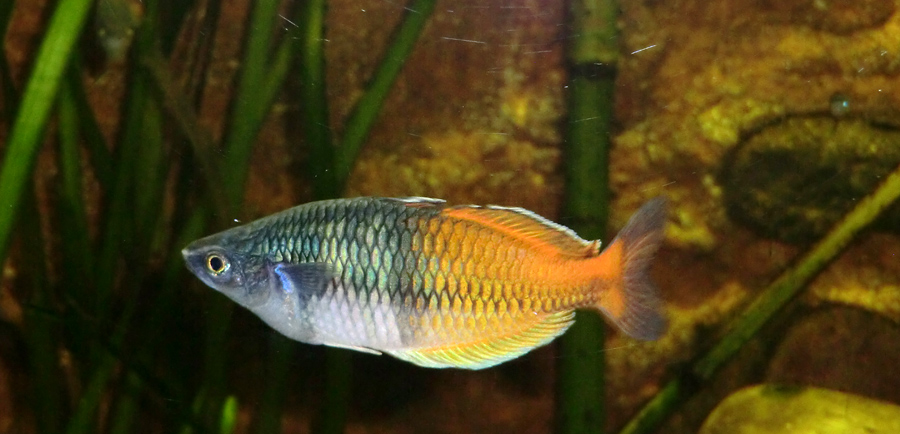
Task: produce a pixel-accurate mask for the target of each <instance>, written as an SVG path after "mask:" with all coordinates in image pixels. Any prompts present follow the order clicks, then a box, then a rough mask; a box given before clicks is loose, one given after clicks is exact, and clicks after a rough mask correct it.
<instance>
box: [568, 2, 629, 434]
mask: <svg viewBox="0 0 900 434" xmlns="http://www.w3.org/2000/svg"><path fill="white" fill-rule="evenodd" d="M616 15H617V8H616V4H615V2H613V1H610V0H606V1H604V0H572V2H571V3H570V12H569V19H570V20H571V26H572V33H573V35H574V37H573V38H572V39H571V41H572V42H571V44H570V46H569V47H568V50H567V60H568V62H569V65H570V78H569V89H568V107H569V113H568V121H567V124H566V125H567V131H566V136H565V146H566V147H565V155H566V159H565V170H566V172H565V173H566V190H565V192H566V202H565V205H564V211H563V215H564V216H565V218H566V219H569V220H571V222H569V221H567V223H569V224H570V226H571V227H572V229H573V230H575V231H576V232H578V233H579V234H580V235H581V236H582V237H585V238H586V239H599V238H601V237H602V236H603V235H605V233H604V232H605V228H606V224H607V218H608V214H609V169H608V167H609V148H610V141H611V137H610V132H609V129H610V124H611V123H612V117H613V113H612V111H613V108H612V107H613V96H614V86H615V74H614V70H613V69H612V67H613V66H614V64H615V61H616V57H617V54H618V40H617V37H618V35H617V32H616V25H615V24H616ZM598 65H601V66H598ZM603 327H604V325H603V321H602V320H601V319H600V318H599V317H598V316H597V315H596V314H592V313H586V312H584V313H579V314H578V321H576V322H575V324H574V325H573V326H572V327H571V328H570V329H569V331H568V332H567V333H566V334H565V335H564V336H563V337H562V339H561V343H560V347H561V354H560V358H559V368H558V370H557V386H556V387H557V392H556V398H557V400H556V430H557V432H559V433H567V434H568V433H601V432H603V431H604V425H605V420H606V416H605V412H604V390H605V387H604V384H605V381H604V369H605V368H604V367H605V360H604V331H603V330H604V329H603Z"/></svg>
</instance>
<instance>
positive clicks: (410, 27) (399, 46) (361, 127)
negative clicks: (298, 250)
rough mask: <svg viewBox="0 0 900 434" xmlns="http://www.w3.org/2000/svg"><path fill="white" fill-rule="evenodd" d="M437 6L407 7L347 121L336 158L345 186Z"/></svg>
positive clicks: (420, 1) (422, 2)
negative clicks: (401, 20) (357, 158)
mask: <svg viewBox="0 0 900 434" xmlns="http://www.w3.org/2000/svg"><path fill="white" fill-rule="evenodd" d="M434 4H435V0H413V1H412V2H411V3H410V4H409V6H407V7H406V15H405V17H404V19H403V22H402V23H401V24H400V28H399V29H398V30H397V33H396V34H395V36H394V38H393V40H392V41H391V44H390V46H388V48H387V51H385V54H384V58H383V59H382V61H381V64H379V65H378V69H377V70H375V74H374V75H373V76H372V81H371V84H369V87H368V89H366V92H365V93H364V94H363V96H362V98H360V100H359V102H358V103H357V104H356V107H355V108H354V109H353V112H352V113H351V114H350V117H349V118H348V119H347V125H346V126H345V129H344V137H343V138H342V139H341V143H340V147H339V149H338V153H337V159H336V160H337V161H336V164H337V165H336V170H337V175H336V178H337V180H338V181H339V182H340V183H341V185H343V183H344V182H346V180H347V176H349V174H350V171H351V170H352V169H353V163H354V161H355V160H356V156H357V155H358V154H359V151H360V149H361V148H362V145H363V143H364V142H365V140H366V136H368V134H369V130H370V129H371V128H372V124H374V123H375V120H377V119H378V113H379V112H380V111H381V106H382V105H383V104H384V100H385V98H386V97H387V94H388V91H389V90H390V89H391V87H392V86H393V84H394V80H396V78H397V75H399V74H400V70H401V69H402V68H403V65H404V64H405V63H406V59H407V58H408V57H409V55H410V53H412V50H413V47H415V45H416V41H417V40H418V39H419V34H420V33H422V29H423V28H424V27H425V23H427V22H428V18H429V17H431V12H432V11H433V10H434ZM310 37H312V35H311V36H310ZM308 40H310V39H308ZM326 126H327V124H326ZM341 190H343V188H341Z"/></svg>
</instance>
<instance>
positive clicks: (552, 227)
mask: <svg viewBox="0 0 900 434" xmlns="http://www.w3.org/2000/svg"><path fill="white" fill-rule="evenodd" d="M441 215H444V216H446V217H450V218H455V219H460V220H466V221H470V222H473V223H477V224H480V225H482V226H486V227H489V228H491V229H494V230H496V231H497V232H500V233H502V234H504V235H508V236H511V237H513V238H516V239H519V240H522V241H524V242H526V243H528V244H530V245H532V246H533V247H534V248H536V249H539V250H542V251H544V252H546V253H548V254H557V255H563V256H574V257H582V258H584V257H594V256H597V255H598V254H599V250H600V243H599V242H597V241H591V242H588V241H585V240H583V239H581V237H579V236H578V235H577V234H576V233H575V232H574V231H572V230H571V229H569V228H567V227H565V226H563V225H560V224H557V223H554V222H552V221H550V220H547V219H545V218H543V217H541V216H539V215H537V214H535V213H533V212H531V211H528V210H526V209H523V208H507V207H501V206H493V205H491V206H487V207H478V206H455V207H450V208H446V209H444V210H443V211H442V212H441Z"/></svg>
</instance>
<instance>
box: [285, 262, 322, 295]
mask: <svg viewBox="0 0 900 434" xmlns="http://www.w3.org/2000/svg"><path fill="white" fill-rule="evenodd" d="M269 270H270V273H271V275H272V276H273V277H275V279H272V282H273V284H276V285H279V288H280V289H281V290H282V291H284V292H285V293H287V294H293V293H298V294H319V293H321V292H323V291H324V290H325V286H326V285H327V284H328V281H329V280H331V278H332V272H331V268H330V267H329V266H328V264H325V263H321V262H307V263H300V264H290V263H284V262H280V263H277V264H272V265H270V267H269Z"/></svg>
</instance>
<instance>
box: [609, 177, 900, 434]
mask: <svg viewBox="0 0 900 434" xmlns="http://www.w3.org/2000/svg"><path fill="white" fill-rule="evenodd" d="M898 198H900V167H898V168H897V169H895V170H894V172H892V173H891V174H890V175H888V177H887V178H885V180H884V182H883V183H882V184H881V185H880V186H879V187H878V188H877V189H876V190H875V191H874V192H873V193H872V194H870V195H869V196H867V197H866V198H864V199H863V200H861V201H860V202H859V203H858V204H857V205H856V207H854V208H853V210H852V211H850V212H849V213H848V214H847V215H846V216H844V218H843V219H841V221H840V222H838V223H837V224H836V225H835V226H834V227H833V228H832V229H831V230H830V231H829V232H828V234H827V235H825V237H824V238H823V239H822V240H820V241H819V242H818V243H817V244H816V245H814V246H813V247H812V248H811V249H810V250H809V251H807V252H806V253H804V254H803V255H802V256H801V257H800V258H799V260H798V261H797V262H796V265H795V266H794V267H792V268H790V269H788V270H786V271H784V273H782V274H781V275H780V276H779V277H778V278H777V279H775V281H774V282H772V284H770V285H769V286H768V287H767V288H766V289H765V290H764V291H763V292H762V293H761V294H760V295H759V297H757V299H756V301H754V302H753V303H752V304H751V305H750V306H749V307H748V308H747V310H746V311H745V312H744V314H743V315H741V316H740V317H738V318H737V319H736V320H735V321H734V322H733V323H732V324H731V325H730V327H729V328H728V330H729V331H728V333H727V334H726V335H725V337H724V338H722V340H721V341H719V343H718V344H717V345H716V346H715V347H713V348H712V350H710V351H709V352H708V353H706V354H705V355H704V356H703V357H701V358H700V359H699V360H698V361H697V363H695V364H694V366H693V367H692V368H691V370H690V372H691V374H693V376H694V377H696V379H697V380H699V381H709V380H710V379H711V378H712V377H713V375H715V373H716V372H718V370H719V369H720V368H721V367H722V365H724V364H725V362H727V361H729V360H730V359H731V358H732V357H734V355H735V354H736V353H737V352H738V350H740V349H741V347H743V345H744V344H745V343H747V341H748V340H750V338H752V337H753V336H754V335H756V333H758V332H759V330H760V329H761V328H762V327H763V325H765V324H766V323H767V322H768V321H769V320H771V319H772V317H774V316H775V315H776V314H777V313H778V311H779V310H781V308H783V307H784V306H785V305H786V304H787V303H788V302H789V301H790V300H791V299H792V298H794V297H795V296H796V295H797V294H798V293H799V292H800V291H801V290H802V289H803V288H804V287H805V286H806V284H807V283H809V282H810V281H811V280H812V279H813V278H814V277H815V276H816V275H817V274H818V273H819V272H821V271H822V270H823V269H824V268H825V266H826V265H828V264H829V263H830V262H831V261H833V260H834V259H835V258H836V257H837V255H838V254H839V253H840V252H841V251H842V250H843V249H844V248H845V247H847V245H848V244H850V242H851V241H853V239H854V238H855V237H856V236H857V235H858V234H859V233H860V231H861V230H863V229H864V228H865V227H866V226H868V225H869V224H870V223H872V221H874V220H875V219H876V218H877V217H878V216H879V215H880V214H881V213H882V211H884V209H885V208H887V207H888V206H890V205H891V204H892V203H894V202H896V201H897V199H898ZM680 381H681V380H679V379H675V380H672V381H671V382H670V383H669V384H668V385H667V386H666V387H665V388H664V390H666V391H672V390H678V389H681V388H680V387H679V386H678V385H679V384H680ZM679 395H681V396H673V394H671V393H670V394H659V395H657V396H656V397H654V398H653V400H652V401H651V402H650V403H648V404H647V405H646V406H645V407H644V408H643V409H642V410H641V411H640V413H638V415H637V416H635V417H634V418H633V419H632V420H631V421H630V422H629V423H628V424H627V425H626V426H625V428H623V429H622V431H621V434H638V433H649V432H652V431H653V430H654V429H655V428H656V427H657V426H658V425H659V424H660V423H661V422H662V421H663V419H665V417H666V416H668V415H669V414H670V413H671V412H672V411H674V410H675V408H676V407H677V406H678V405H679V404H681V403H682V402H684V400H685V399H684V398H685V396H684V395H687V393H680V394H679Z"/></svg>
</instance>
